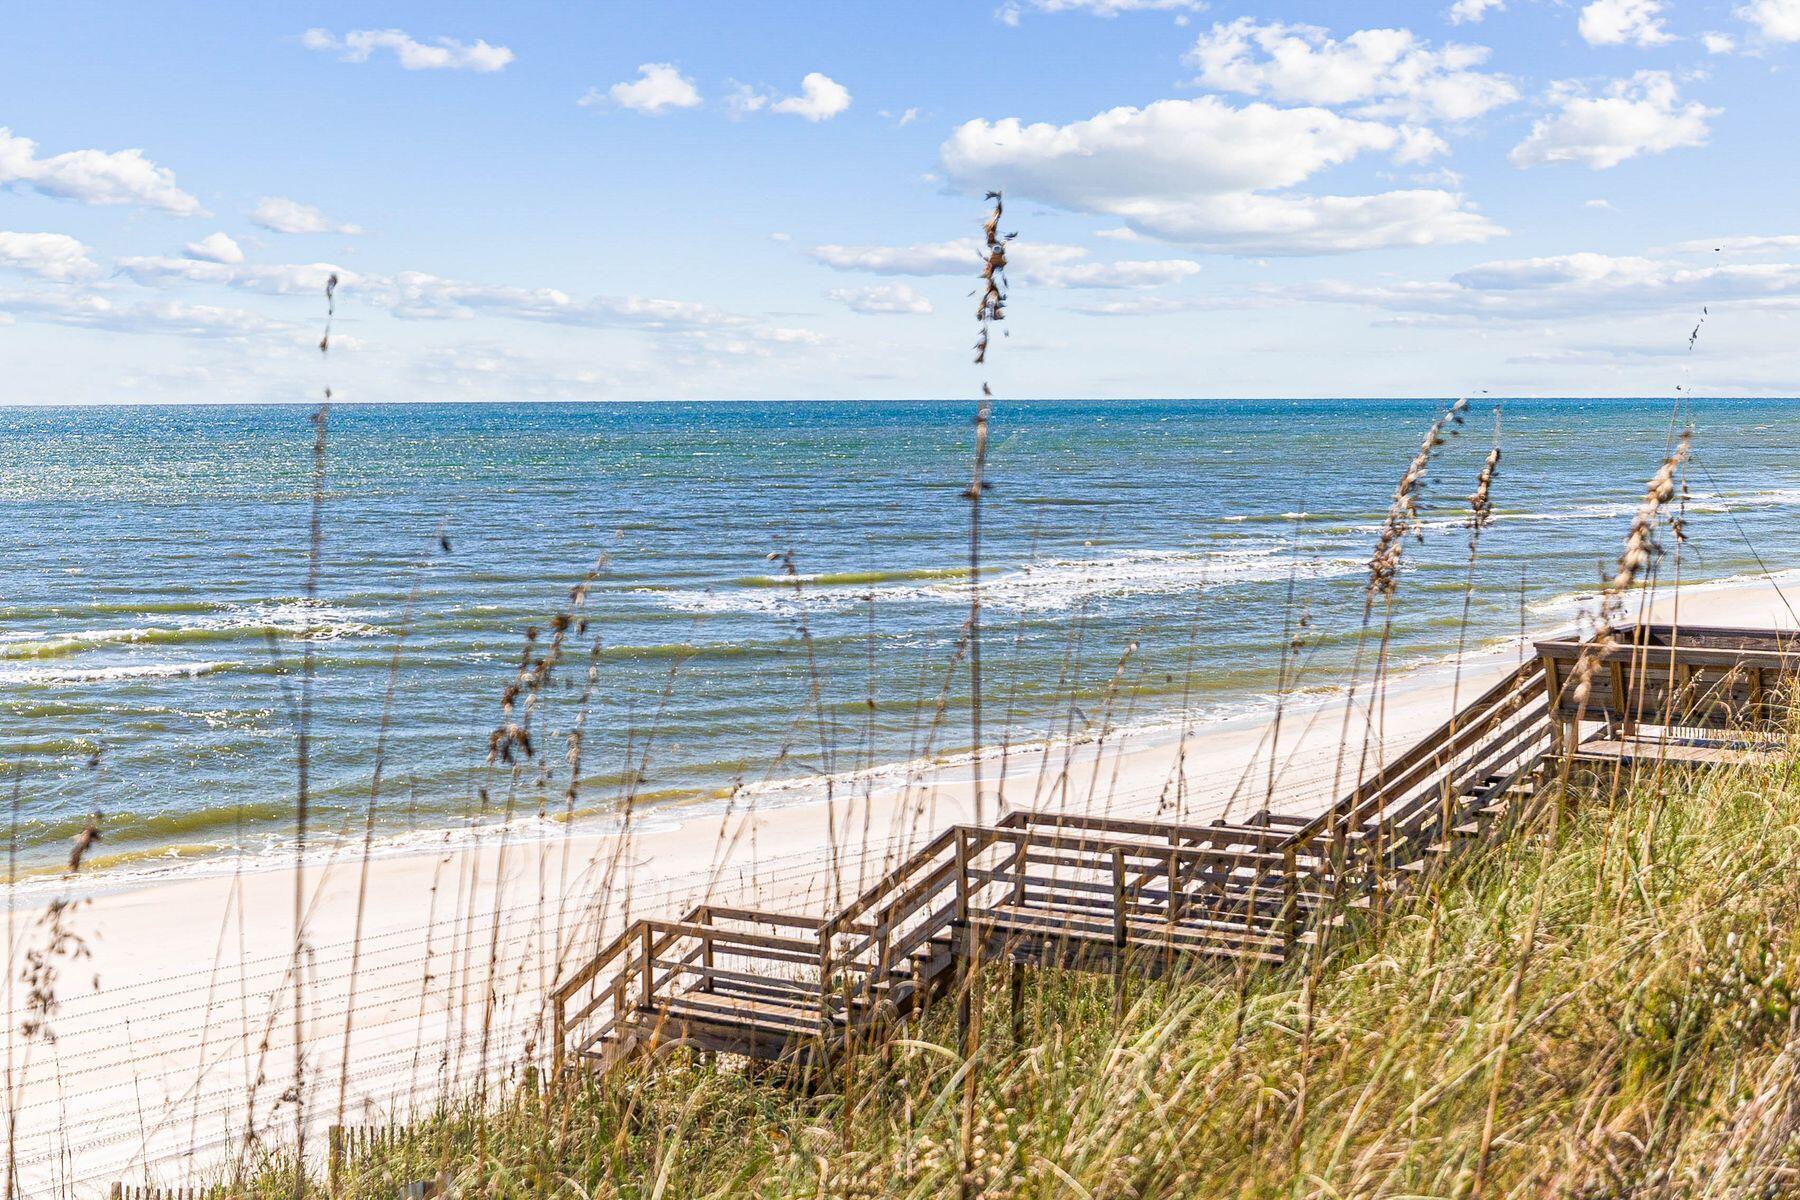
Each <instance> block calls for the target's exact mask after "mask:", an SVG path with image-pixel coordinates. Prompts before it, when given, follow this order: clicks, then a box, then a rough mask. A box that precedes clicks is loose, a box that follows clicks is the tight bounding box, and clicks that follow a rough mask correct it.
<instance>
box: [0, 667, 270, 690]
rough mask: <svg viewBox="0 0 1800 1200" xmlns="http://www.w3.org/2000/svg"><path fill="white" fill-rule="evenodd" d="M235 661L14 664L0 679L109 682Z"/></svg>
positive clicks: (194, 671)
mask: <svg viewBox="0 0 1800 1200" xmlns="http://www.w3.org/2000/svg"><path fill="white" fill-rule="evenodd" d="M237 665H238V664H237V663H235V662H180V663H171V662H163V663H142V664H139V665H136V666H129V667H24V668H20V667H13V668H7V669H0V683H18V684H29V685H36V686H43V685H44V684H54V683H109V682H113V681H116V680H124V679H196V678H198V677H200V676H201V675H211V674H212V673H213V672H214V671H226V670H230V669H231V668H232V667H235V666H237Z"/></svg>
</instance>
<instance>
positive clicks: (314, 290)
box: [118, 256, 365, 296]
mask: <svg viewBox="0 0 1800 1200" xmlns="http://www.w3.org/2000/svg"><path fill="white" fill-rule="evenodd" d="M118 269H119V273H120V274H121V275H124V276H125V277H127V278H128V279H131V280H133V281H135V282H137V283H141V284H143V285H145V286H146V287H154V286H157V285H158V284H161V283H164V282H166V281H168V280H173V279H182V280H187V281H188V282H190V283H215V284H220V285H223V286H225V287H231V288H236V289H238V290H239V291H246V292H256V293H258V294H259V295H264V296H316V295H319V294H320V293H322V292H323V291H324V290H325V281H326V280H327V279H329V278H330V277H331V276H333V275H336V276H338V282H339V285H340V289H341V290H342V291H343V292H345V294H346V295H348V294H349V293H351V292H355V291H359V290H361V289H362V288H363V287H364V285H365V277H364V276H361V275H358V274H356V273H355V272H353V271H347V270H345V269H344V268H343V267H339V266H336V265H334V264H332V263H288V264H279V265H269V266H264V265H262V264H256V263H250V264H246V263H242V262H237V263H233V262H228V261H226V260H224V259H216V258H215V259H202V258H197V257H192V256H190V257H187V258H168V257H163V256H149V257H126V258H121V259H119V261H118Z"/></svg>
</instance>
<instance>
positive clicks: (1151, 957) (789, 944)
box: [552, 627, 1800, 1070]
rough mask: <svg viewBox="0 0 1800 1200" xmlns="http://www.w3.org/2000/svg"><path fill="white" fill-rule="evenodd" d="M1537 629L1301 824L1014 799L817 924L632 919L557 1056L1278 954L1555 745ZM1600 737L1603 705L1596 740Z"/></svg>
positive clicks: (730, 1045) (770, 1052) (873, 1029)
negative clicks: (1468, 691) (989, 988)
mask: <svg viewBox="0 0 1800 1200" xmlns="http://www.w3.org/2000/svg"><path fill="white" fill-rule="evenodd" d="M1655 628H1656V629H1657V630H1662V633H1661V635H1660V636H1662V637H1663V640H1664V641H1666V642H1667V643H1668V645H1666V646H1661V645H1659V647H1658V650H1657V653H1658V654H1659V655H1662V656H1665V657H1666V658H1668V659H1669V661H1671V662H1675V661H1678V660H1679V659H1680V657H1681V655H1682V654H1684V653H1686V648H1685V647H1681V646H1677V645H1676V644H1675V641H1674V638H1673V635H1672V634H1671V633H1669V631H1667V630H1663V629H1662V627H1655ZM1708 632H1709V633H1711V634H1714V635H1715V636H1713V637H1712V638H1711V640H1710V641H1709V642H1708V644H1706V645H1704V646H1702V647H1699V648H1698V657H1699V658H1701V659H1703V660H1705V666H1706V667H1707V668H1710V669H1717V668H1718V662H1717V661H1716V660H1718V659H1719V658H1720V653H1721V647H1720V646H1719V644H1718V643H1719V641H1720V640H1721V639H1720V638H1719V637H1718V636H1716V634H1717V631H1708ZM1739 633H1740V635H1741V636H1744V637H1756V636H1760V637H1763V638H1765V639H1770V640H1772V639H1774V638H1775V637H1776V636H1777V635H1775V634H1773V633H1765V634H1746V633H1745V632H1744V631H1739ZM1645 636H1657V635H1653V634H1647V635H1645ZM1546 645H1547V646H1552V647H1553V649H1551V650H1546V652H1545V653H1543V654H1541V655H1540V656H1539V657H1538V658H1534V659H1532V660H1531V661H1529V662H1527V663H1525V664H1524V665H1522V666H1521V667H1519V668H1518V669H1517V670H1516V671H1514V672H1512V673H1511V674H1510V675H1508V676H1507V677H1506V678H1505V679H1504V680H1502V681H1501V682H1499V683H1498V684H1496V685H1494V686H1493V687H1492V688H1490V689H1489V690H1488V691H1487V692H1485V693H1483V694H1482V695H1481V696H1479V697H1477V698H1476V699H1475V700H1474V701H1473V702H1471V703H1470V704H1468V705H1467V706H1465V707H1463V708H1462V709H1460V710H1459V711H1458V712H1457V713H1456V714H1455V716H1453V717H1452V718H1451V719H1450V720H1449V721H1448V722H1446V723H1445V724H1444V725H1443V726H1442V727H1440V728H1439V729H1436V730H1434V731H1433V732H1431V733H1430V734H1428V735H1427V736H1425V737H1424V738H1422V739H1420V740H1419V742H1418V743H1416V744H1415V745H1414V746H1413V747H1412V748H1411V749H1409V750H1408V751H1406V752H1405V753H1404V754H1402V755H1400V756H1399V757H1398V758H1396V759H1394V760H1392V761H1390V762H1388V763H1385V764H1384V765H1382V766H1381V767H1380V769H1378V770H1376V771H1375V772H1374V773H1373V774H1371V775H1369V776H1368V777H1367V778H1366V779H1363V780H1362V781H1360V782H1359V783H1358V784H1357V785H1356V787H1355V788H1353V789H1352V790H1351V791H1350V793H1349V794H1348V795H1346V796H1344V797H1342V798H1341V799H1340V800H1338V801H1337V802H1336V803H1335V804H1333V805H1332V806H1331V807H1330V808H1328V809H1327V810H1325V811H1324V812H1322V813H1319V814H1318V815H1317V816H1315V817H1312V818H1310V819H1307V818H1298V817H1292V816H1286V815H1282V814H1277V813H1272V812H1264V813H1260V814H1257V815H1256V816H1254V817H1252V818H1250V819H1249V820H1247V821H1244V822H1240V823H1227V822H1215V823H1213V824H1209V825H1190V824H1174V823H1169V822H1163V821H1141V820H1126V819H1120V818H1110V817H1095V816H1076V815H1068V814H1057V813H1031V812H1015V813H1011V814H1009V815H1008V816H1006V817H1005V818H1004V819H1002V820H1001V821H999V822H997V823H996V824H994V825H989V826H972V825H959V826H955V827H953V828H951V829H947V830H945V831H944V832H943V833H941V834H939V835H938V836H937V837H935V838H933V839H932V840H931V841H930V842H929V843H927V844H926V845H925V846H923V847H921V848H920V849H919V850H918V852H917V853H915V854H913V855H912V856H911V857H910V858H908V859H907V860H906V861H904V862H903V863H901V864H900V865H899V866H898V867H897V868H895V869H894V870H892V871H890V872H889V873H888V874H887V875H885V876H884V877H883V878H882V879H880V880H879V881H877V882H876V883H875V884H874V885H873V886H871V887H870V888H868V890H866V891H865V892H863V893H862V894H861V895H859V896H857V897H856V898H854V899H853V900H851V901H850V902H849V903H848V904H846V905H844V906H843V907H842V908H841V909H839V910H838V911H837V912H836V913H834V914H833V915H831V916H829V917H827V918H823V919H820V918H812V917H801V916H794V915H788V914H782V913H776V912H767V911H761V910H753V909H738V908H727V907H722V906H718V905H702V906H700V907H698V908H695V909H694V910H693V911H692V912H690V913H688V914H687V916H686V917H684V918H683V919H682V920H679V921H660V920H640V921H637V922H634V923H633V924H632V925H631V926H630V927H629V928H628V929H626V930H625V931H624V933H622V934H621V935H620V936H619V937H618V938H617V939H616V940H614V941H613V942H612V944H611V945H609V946H608V947H606V948H605V949H604V950H603V951H601V952H600V953H599V954H598V955H596V956H595V957H593V958H592V959H590V960H589V961H588V962H587V963H585V964H584V965H583V966H581V967H580V968H579V969H578V970H576V971H575V972H574V973H573V974H571V975H570V976H569V978H568V979H567V980H565V981H564V983H563V984H562V985H561V986H560V987H559V988H558V989H557V991H556V992H555V994H554V996H553V1000H552V1013H553V1020H554V1025H555V1029H554V1037H555V1042H554V1045H555V1046H556V1047H557V1050H558V1053H559V1058H558V1064H559V1066H560V1065H561V1064H562V1063H563V1062H565V1061H567V1059H568V1058H570V1057H572V1058H574V1059H576V1060H578V1061H581V1062H584V1063H586V1064H588V1065H589V1066H591V1067H594V1068H596V1069H599V1070H605V1069H607V1068H609V1067H611V1066H612V1065H613V1064H615V1063H617V1062H619V1061H621V1060H622V1059H624V1058H626V1057H629V1056H631V1055H633V1054H638V1053H645V1052H656V1051H658V1050H661V1049H666V1048H670V1047H676V1046H684V1047H688V1048H691V1049H695V1050H698V1051H701V1052H708V1053H727V1054H733V1055H742V1056H745V1057H748V1058H752V1059H760V1060H768V1061H777V1062H788V1063H794V1064H800V1065H806V1064H812V1065H818V1064H822V1063H824V1062H826V1061H828V1060H830V1059H831V1058H833V1057H834V1056H836V1055H838V1054H841V1053H844V1052H846V1051H848V1050H853V1049H854V1048H855V1046H856V1045H857V1044H859V1043H861V1044H867V1043H869V1042H871V1041H873V1040H875V1039H877V1038H879V1037H880V1036H882V1035H883V1034H884V1033H885V1031H887V1030H889V1029H890V1028H891V1027H893V1026H894V1025H896V1024H898V1023H900V1022H903V1021H906V1020H908V1019H909V1018H911V1017H913V1016H914V1015H916V1014H917V1013H918V1012H919V1011H920V1010H921V1009H922V1008H923V1007H924V1006H925V1005H926V1004H927V1003H929V1002H930V1001H931V1000H932V999H933V998H934V997H935V996H936V995H937V994H939V993H940V992H943V991H945V990H947V989H950V988H952V987H954V986H955V985H956V984H957V983H958V982H959V981H960V979H961V978H962V976H963V974H964V973H965V971H966V970H967V969H968V967H969V966H970V964H971V963H972V962H976V961H982V960H986V961H990V962H1005V963H1007V964H1008V965H1009V966H1010V968H1011V970H1012V972H1013V994H1014V1000H1015V1005H1016V1003H1017V998H1018V995H1019V972H1020V971H1021V970H1022V969H1023V968H1025V967H1027V966H1036V967H1055V968H1063V969H1075V970H1091V971H1106V972H1110V973H1112V974H1113V975H1115V977H1117V978H1118V979H1119V980H1120V981H1121V982H1120V985H1119V992H1118V994H1119V995H1120V996H1122V995H1123V982H1122V981H1123V979H1124V978H1125V976H1126V975H1128V974H1129V975H1139V976H1151V977H1154V976H1158V975H1163V974H1166V973H1168V972H1170V971H1172V970H1174V969H1176V968H1177V967H1182V966H1189V965H1192V964H1194V963H1197V962H1204V961H1218V962H1231V963H1240V964H1252V965H1261V964H1268V965H1275V964H1280V963H1282V962H1285V961H1287V960H1288V959H1289V958H1290V957H1292V956H1293V955H1294V954H1295V952H1296V951H1297V950H1299V949H1301V948H1304V947H1307V946H1311V945H1316V944H1317V943H1318V942H1319V941H1320V940H1321V938H1322V936H1323V933H1324V931H1325V930H1327V929H1329V928H1330V927H1332V926H1333V925H1335V924H1337V923H1340V922H1341V921H1342V920H1344V919H1345V913H1346V911H1348V910H1355V909H1370V908H1373V909H1379V908H1381V907H1383V906H1385V904H1386V903H1388V902H1389V901H1390V900H1391V899H1392V898H1393V897H1394V896H1395V895H1396V894H1398V893H1400V892H1403V891H1406V890H1408V889H1409V888H1411V887H1413V886H1414V885H1416V883H1417V882H1418V881H1420V880H1422V879H1424V878H1425V877H1426V876H1427V875H1428V874H1429V873H1430V872H1431V871H1433V870H1434V869H1435V867H1436V866H1437V865H1438V864H1441V863H1443V862H1445V861H1446V860H1448V859H1449V858H1451V857H1454V856H1455V855H1457V854H1459V853H1461V852H1463V851H1464V850H1466V849H1468V848H1470V847H1474V846H1477V845H1479V844H1481V843H1483V842H1484V841H1487V840H1490V839H1491V838H1493V837H1495V836H1499V835H1501V834H1502V833H1503V832H1504V829H1505V827H1506V826H1507V824H1508V823H1509V822H1510V821H1511V819H1512V818H1514V817H1515V816H1516V815H1518V814H1519V813H1520V812H1521V811H1523V810H1524V809H1525V808H1526V807H1527V805H1528V803H1529V801H1530V800H1531V798H1532V797H1533V796H1534V795H1535V794H1536V793H1537V792H1538V790H1539V789H1540V787H1541V786H1542V785H1543V783H1544V782H1545V780H1546V777H1547V775H1548V774H1549V771H1550V769H1551V767H1552V765H1553V764H1554V763H1555V762H1556V761H1557V759H1556V758H1555V753H1556V752H1557V751H1558V750H1561V751H1564V752H1567V751H1568V750H1569V749H1570V748H1572V747H1573V746H1576V745H1579V744H1580V736H1581V725H1580V719H1581V716H1582V715H1583V714H1573V715H1572V714H1571V713H1570V712H1569V711H1567V703H1568V702H1567V697H1566V695H1565V694H1564V692H1565V691H1566V682H1567V678H1568V667H1567V662H1566V657H1567V656H1566V654H1565V652H1564V649H1563V644H1561V643H1555V644H1546ZM1733 648H1734V649H1737V650H1738V652H1739V653H1740V654H1742V653H1751V654H1753V655H1755V656H1756V662H1755V670H1756V674H1755V675H1754V677H1753V683H1750V684H1745V685H1743V686H1742V687H1740V688H1739V690H1740V691H1745V694H1746V695H1747V696H1748V695H1750V693H1749V692H1748V691H1746V689H1747V688H1753V689H1754V701H1755V703H1756V704H1758V705H1759V706H1763V708H1762V709H1761V710H1760V711H1761V716H1762V717H1763V718H1764V719H1765V720H1768V721H1774V720H1776V719H1778V718H1777V716H1776V714H1775V713H1774V711H1773V709H1772V707H1769V706H1770V701H1769V699H1768V697H1771V696H1773V695H1775V694H1776V692H1775V689H1776V687H1777V686H1778V685H1781V684H1783V683H1784V682H1785V683H1786V684H1789V685H1791V683H1792V681H1793V679H1794V678H1795V676H1796V675H1800V655H1794V654H1790V653H1786V649H1785V647H1784V648H1783V650H1782V652H1780V653H1779V654H1777V653H1776V651H1774V650H1771V649H1769V648H1768V647H1767V646H1766V645H1764V644H1762V643H1756V644H1754V645H1751V646H1746V645H1745V644H1743V643H1741V642H1740V644H1739V645H1737V646H1735V647H1733ZM1659 661H1660V660H1659ZM1697 669H1698V668H1697ZM1687 677H1688V676H1685V675H1684V678H1687ZM1609 678H1610V679H1611V680H1612V683H1613V685H1614V688H1615V692H1616V694H1615V695H1614V696H1613V699H1612V702H1613V704H1614V706H1615V708H1618V709H1621V710H1623V709H1626V708H1627V707H1629V705H1630V704H1631V703H1638V707H1637V709H1636V716H1637V718H1638V721H1637V722H1636V724H1641V722H1642V718H1643V716H1644V710H1643V704H1642V703H1641V701H1642V700H1643V699H1644V697H1643V696H1642V695H1637V694H1628V693H1629V680H1628V679H1626V678H1624V677H1621V676H1619V675H1618V673H1617V672H1613V673H1612V674H1611V676H1610V677H1609ZM1725 678H1726V679H1727V680H1728V681H1730V680H1734V679H1736V678H1737V677H1736V676H1733V675H1731V674H1730V673H1729V672H1727V674H1726V677H1725ZM1644 692H1645V694H1653V695H1654V696H1656V697H1661V698H1662V703H1664V704H1665V705H1669V704H1674V703H1677V702H1678V703H1679V704H1680V705H1681V706H1682V707H1681V713H1682V714H1690V713H1692V712H1693V711H1696V710H1698V709H1699V708H1700V707H1701V706H1699V705H1698V704H1697V703H1696V702H1695V701H1694V700H1693V698H1692V696H1690V695H1687V694H1686V693H1684V692H1682V690H1681V689H1677V688H1669V687H1662V688H1661V689H1660V690H1656V689H1653V688H1651V687H1650V686H1649V685H1647V684H1646V685H1645V688H1644ZM1707 711H1713V710H1711V709H1708V710H1707ZM1651 715H1652V716H1656V715H1657V714H1656V713H1652V714H1651ZM1661 715H1663V716H1668V715H1670V714H1668V713H1663V714H1661ZM1779 719H1785V718H1784V717H1783V718H1779ZM1615 724H1616V723H1615ZM1609 732H1616V729H1615V728H1614V725H1608V724H1605V723H1604V721H1603V727H1602V729H1601V731H1600V735H1596V736H1601V735H1606V734H1608V733H1609Z"/></svg>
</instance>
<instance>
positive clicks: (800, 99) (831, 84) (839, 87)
mask: <svg viewBox="0 0 1800 1200" xmlns="http://www.w3.org/2000/svg"><path fill="white" fill-rule="evenodd" d="M849 107H850V90H849V89H848V88H846V87H845V86H844V85H843V84H841V83H839V82H838V81H837V80H835V79H833V78H831V77H830V76H829V75H823V74H820V73H819V72H818V71H809V72H807V75H806V77H805V78H804V79H802V80H801V81H800V94H799V95H798V96H789V97H788V98H787V99H785V100H777V101H776V102H775V103H774V104H772V105H770V106H769V111H770V112H778V113H787V114H789V115H790V116H795V117H805V118H806V119H807V120H808V121H828V120H830V119H831V118H832V117H835V116H837V115H838V114H839V113H841V112H843V111H844V110H845V109H847V108H849Z"/></svg>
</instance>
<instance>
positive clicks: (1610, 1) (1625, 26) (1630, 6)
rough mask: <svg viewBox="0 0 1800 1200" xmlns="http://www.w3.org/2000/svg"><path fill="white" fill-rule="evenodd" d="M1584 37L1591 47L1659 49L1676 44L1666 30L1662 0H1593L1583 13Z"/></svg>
mask: <svg viewBox="0 0 1800 1200" xmlns="http://www.w3.org/2000/svg"><path fill="white" fill-rule="evenodd" d="M1578 27H1579V28H1580V30H1581V36H1582V37H1583V38H1585V39H1586V40H1587V43H1588V45H1590V46H1620V45H1623V44H1625V43H1626V42H1632V43H1635V44H1636V45H1639V46H1660V45H1662V44H1663V43H1664V42H1672V41H1674V40H1675V37H1674V35H1673V34H1671V33H1670V32H1669V31H1668V30H1667V29H1664V28H1663V23H1662V0H1593V3H1591V4H1589V5H1587V6H1586V7H1585V8H1583V9H1582V10H1581V19H1580V21H1579V22H1578Z"/></svg>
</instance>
